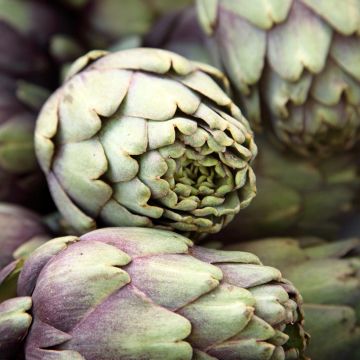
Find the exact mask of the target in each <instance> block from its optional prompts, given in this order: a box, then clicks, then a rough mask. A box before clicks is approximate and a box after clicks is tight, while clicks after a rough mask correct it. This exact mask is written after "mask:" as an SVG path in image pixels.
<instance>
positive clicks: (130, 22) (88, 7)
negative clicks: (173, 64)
mask: <svg viewBox="0 0 360 360" xmlns="http://www.w3.org/2000/svg"><path fill="white" fill-rule="evenodd" d="M62 2H63V3H67V4H69V5H72V6H73V7H74V8H75V9H76V11H75V13H74V16H75V21H76V23H77V25H78V33H79V34H80V37H82V39H83V41H84V42H85V43H86V45H87V46H88V48H89V49H108V48H109V47H110V46H113V45H114V44H116V43H117V42H118V41H119V40H121V39H122V38H123V37H127V36H136V37H139V38H140V37H141V36H143V35H145V34H146V33H147V32H148V31H149V30H150V28H151V27H152V25H153V24H154V22H155V21H156V20H157V19H159V18H160V17H161V16H162V15H164V14H168V13H170V12H172V11H176V10H179V9H181V8H183V7H185V6H186V5H189V4H191V3H192V0H176V1H173V0H120V1H119V0H62Z"/></svg>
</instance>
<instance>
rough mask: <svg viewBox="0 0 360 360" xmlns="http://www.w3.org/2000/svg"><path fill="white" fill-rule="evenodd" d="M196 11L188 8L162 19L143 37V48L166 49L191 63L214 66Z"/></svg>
mask: <svg viewBox="0 0 360 360" xmlns="http://www.w3.org/2000/svg"><path fill="white" fill-rule="evenodd" d="M206 43H207V37H206V36H205V35H204V33H203V31H202V29H201V27H200V25H199V23H198V20H197V14H196V9H195V8H194V7H188V8H186V9H184V10H181V11H176V12H172V13H170V14H168V15H166V16H164V17H162V18H161V19H160V20H159V21H158V22H157V23H156V24H155V25H154V27H153V28H152V29H151V31H150V32H149V33H148V34H147V35H146V36H145V39H144V46H146V47H154V48H161V49H166V50H169V51H173V52H175V53H178V54H180V55H182V56H184V57H186V58H188V59H190V60H192V61H200V62H203V63H206V64H209V65H216V64H215V62H214V59H213V57H212V54H210V52H209V50H208V48H207V46H206Z"/></svg>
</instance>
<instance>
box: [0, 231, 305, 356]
mask: <svg viewBox="0 0 360 360" xmlns="http://www.w3.org/2000/svg"><path fill="white" fill-rule="evenodd" d="M18 294H19V296H21V297H20V298H18V299H16V300H14V299H12V300H10V301H7V302H5V303H4V304H2V305H1V306H0V329H1V327H2V328H3V329H5V331H6V333H7V334H8V335H9V336H7V337H6V338H1V337H0V348H5V349H6V348H7V349H14V343H16V341H17V342H19V341H20V340H21V339H22V336H18V335H17V334H20V335H22V334H24V333H25V332H26V329H27V328H28V327H29V319H28V317H27V316H26V313H27V311H28V310H29V307H30V306H29V303H30V302H31V301H32V310H31V316H32V318H33V319H32V326H31V328H30V329H29V334H28V335H27V339H26V344H25V356H26V358H27V359H47V358H50V357H54V358H64V359H65V358H67V359H74V360H75V359H79V360H80V359H87V360H114V359H149V360H150V359H156V360H160V359H164V360H165V359H166V360H170V359H179V360H180V359H182V360H185V359H189V360H190V359H194V360H195V359H199V360H200V359H204V360H205V359H209V360H210V359H214V360H215V359H223V360H231V359H234V360H235V359H240V358H241V359H244V360H246V359H249V360H250V359H251V360H257V359H258V360H265V359H268V360H270V359H271V360H276V359H279V360H280V359H281V360H283V359H303V358H304V357H303V350H304V346H305V344H306V339H307V335H306V334H305V333H304V332H303V327H302V319H303V317H302V311H301V297H300V295H299V293H298V292H297V290H296V289H295V288H294V287H293V286H292V284H291V283H290V282H288V281H287V280H284V279H283V278H282V276H281V274H280V272H279V271H278V270H276V269H274V268H271V267H267V266H263V265H262V264H261V263H260V262H259V260H258V258H257V257H256V256H254V255H252V254H249V253H243V252H226V251H218V250H210V249H205V248H201V247H194V246H193V244H192V242H191V241H190V240H188V239H187V238H185V237H183V236H181V235H179V234H176V233H173V232H169V231H165V230H156V229H146V228H108V229H101V230H97V231H94V232H91V233H88V234H86V235H84V236H82V237H81V238H77V237H73V236H69V237H63V238H57V239H54V240H52V241H50V242H47V243H46V244H44V245H43V246H41V247H40V248H38V249H37V250H35V252H33V253H32V255H31V256H30V257H29V258H28V260H27V261H26V262H25V265H24V267H23V269H22V271H21V273H20V277H19V281H18ZM14 301H15V304H14ZM4 308H5V309H4ZM9 309H11V313H10V316H9ZM1 312H2V313H3V314H5V315H2V314H1ZM4 316H5V317H6V316H7V317H10V318H11V319H12V321H11V322H10V323H5V324H4V322H1V319H2V318H4ZM13 334H15V335H13ZM18 348H19V346H18ZM9 356H10V357H8V358H6V359H13V357H11V356H13V353H12V352H10V351H9ZM6 359H5V360H6Z"/></svg>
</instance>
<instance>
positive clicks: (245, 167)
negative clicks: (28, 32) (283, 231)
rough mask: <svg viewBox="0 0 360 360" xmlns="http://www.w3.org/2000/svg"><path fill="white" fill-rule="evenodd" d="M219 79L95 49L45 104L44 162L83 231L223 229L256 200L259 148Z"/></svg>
mask: <svg viewBox="0 0 360 360" xmlns="http://www.w3.org/2000/svg"><path fill="white" fill-rule="evenodd" d="M218 83H219V84H224V85H225V86H226V84H227V83H226V78H224V76H223V75H222V73H221V72H219V71H218V70H216V69H215V68H212V67H210V66H208V65H205V64H200V63H195V62H190V61H188V60H186V59H185V58H183V57H181V56H179V55H176V54H174V53H171V52H168V51H164V50H156V49H142V48H140V49H133V50H126V51H121V52H116V53H113V54H107V55H105V54H104V53H103V52H91V53H89V54H88V55H86V56H85V57H83V58H80V59H79V60H78V61H77V62H75V64H74V66H73V67H72V69H71V70H70V72H69V78H68V80H67V81H66V82H65V84H64V85H63V86H62V87H61V88H59V89H58V90H57V91H56V92H55V93H54V94H53V95H52V96H51V97H50V99H49V100H48V101H47V103H46V104H45V105H44V107H43V109H42V111H41V113H40V115H39V118H38V121H37V126H36V134H35V142H36V152H37V157H38V160H39V162H40V164H41V167H42V169H43V170H44V172H45V174H46V177H47V180H48V184H49V187H50V191H51V193H52V195H53V198H54V200H55V203H56V204H57V206H58V208H59V210H60V212H61V213H62V215H63V216H64V217H65V219H66V220H67V221H68V223H69V224H70V225H72V226H73V227H74V229H75V230H76V231H77V232H78V233H84V232H86V231H87V230H89V229H93V228H95V227H96V226H97V225H101V226H103V225H110V226H143V227H144V226H145V227H158V228H164V229H171V230H176V231H180V232H183V233H186V234H189V235H191V236H192V237H197V236H202V235H204V234H206V233H214V232H217V231H219V230H220V229H221V228H222V227H223V226H225V225H226V224H227V223H228V222H229V221H231V220H232V219H233V217H234V215H235V214H236V213H238V212H239V210H240V209H241V208H244V207H245V206H247V205H248V204H249V203H250V201H251V199H252V198H253V197H254V196H255V192H256V187H255V176H254V174H253V171H252V169H251V166H250V165H251V161H252V160H253V158H254V156H255V155H256V151H257V149H256V145H255V143H254V141H253V135H252V132H251V130H250V128H249V126H248V122H247V120H246V119H245V118H244V117H243V116H242V114H241V112H240V110H239V108H238V107H237V106H236V105H235V104H234V103H233V102H232V100H231V99H230V98H229V97H228V95H227V94H226V93H225V92H224V91H223V90H222V89H221V87H220V86H219V84H218Z"/></svg>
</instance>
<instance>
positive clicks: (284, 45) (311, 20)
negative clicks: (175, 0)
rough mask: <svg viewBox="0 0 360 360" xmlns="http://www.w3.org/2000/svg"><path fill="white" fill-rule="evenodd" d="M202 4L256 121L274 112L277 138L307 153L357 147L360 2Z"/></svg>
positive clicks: (218, 0)
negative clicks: (262, 107) (262, 109)
mask: <svg viewBox="0 0 360 360" xmlns="http://www.w3.org/2000/svg"><path fill="white" fill-rule="evenodd" d="M197 4H198V12H199V18H200V21H201V23H202V25H203V28H204V30H205V31H206V33H207V34H208V35H210V36H211V37H212V39H213V45H214V46H215V47H216V49H217V53H218V55H219V57H220V58H221V61H222V64H223V66H224V68H225V69H226V72H227V74H228V75H229V77H230V79H231V81H232V83H233V85H234V87H235V88H236V89H237V91H238V94H239V95H240V97H241V98H242V101H243V102H244V105H245V108H246V109H247V115H248V118H249V120H250V121H251V122H252V124H253V125H254V126H257V127H259V124H260V123H265V124H266V121H267V120H268V114H269V115H270V119H269V120H270V124H268V125H270V126H271V127H272V129H273V130H274V132H275V133H276V134H277V136H278V137H279V138H280V139H281V140H282V141H283V142H284V143H285V144H287V145H288V146H290V147H291V148H292V149H293V150H295V151H297V152H298V153H301V154H303V155H312V154H316V155H318V156H326V155H329V154H332V153H335V152H339V151H342V150H343V149H349V148H350V147H352V146H353V145H354V143H355V142H356V141H357V140H358V139H359V134H360V66H359V58H360V38H359V35H360V3H359V1H358V0H343V1H341V4H340V3H339V2H338V1H334V0H331V1H330V0H329V1H316V0H284V1H276V0H269V1H263V0H255V1H247V0H238V1H232V0H198V2H197ZM260 105H262V106H264V111H263V114H261V113H260V107H261V106H260ZM265 114H266V116H264V115H265Z"/></svg>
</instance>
